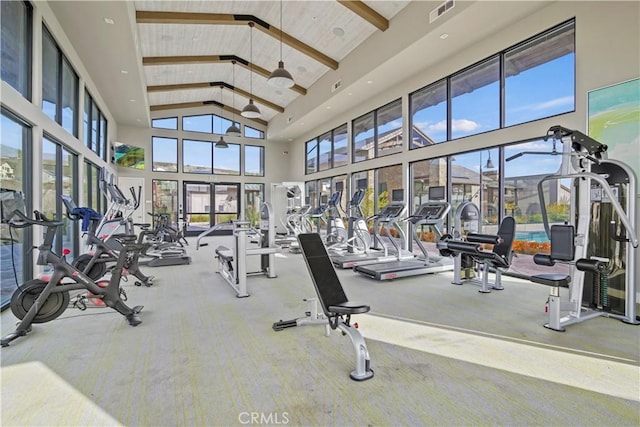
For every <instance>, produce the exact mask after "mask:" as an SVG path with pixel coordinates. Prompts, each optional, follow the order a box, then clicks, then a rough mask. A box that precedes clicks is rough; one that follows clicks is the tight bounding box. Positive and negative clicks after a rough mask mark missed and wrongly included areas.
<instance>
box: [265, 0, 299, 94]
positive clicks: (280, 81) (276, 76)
mask: <svg viewBox="0 0 640 427" xmlns="http://www.w3.org/2000/svg"><path fill="white" fill-rule="evenodd" d="M282 33H283V30H282V0H280V61H279V62H278V68H276V69H275V70H273V72H272V73H271V75H270V76H269V79H268V80H267V83H269V85H270V86H273V87H277V88H290V87H292V86H293V85H294V81H293V77H292V76H291V73H290V72H288V71H287V70H286V69H285V68H284V61H283V60H282Z"/></svg>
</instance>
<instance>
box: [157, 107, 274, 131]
mask: <svg viewBox="0 0 640 427" xmlns="http://www.w3.org/2000/svg"><path fill="white" fill-rule="evenodd" d="M204 105H215V106H217V107H218V108H220V107H222V109H223V110H224V111H228V112H230V113H233V114H235V115H238V116H239V115H240V111H238V110H236V109H235V108H231V107H230V106H228V105H224V104H221V103H219V102H218V101H194V102H181V103H178V104H158V105H151V106H150V107H149V110H150V111H163V110H174V109H181V108H195V107H202V106H204ZM248 120H253V121H254V122H256V123H260V124H261V125H264V126H267V125H268V124H269V123H268V122H267V121H266V120H262V119H248Z"/></svg>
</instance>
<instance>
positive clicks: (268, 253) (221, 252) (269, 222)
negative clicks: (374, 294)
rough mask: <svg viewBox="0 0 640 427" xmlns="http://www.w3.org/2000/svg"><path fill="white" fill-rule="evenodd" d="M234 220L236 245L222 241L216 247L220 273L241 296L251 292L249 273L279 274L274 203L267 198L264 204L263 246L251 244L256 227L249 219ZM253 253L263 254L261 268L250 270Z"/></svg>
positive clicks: (261, 243) (261, 213) (262, 214)
mask: <svg viewBox="0 0 640 427" xmlns="http://www.w3.org/2000/svg"><path fill="white" fill-rule="evenodd" d="M232 224H233V237H234V242H235V244H234V246H233V248H232V249H230V248H228V247H226V246H222V245H220V246H218V247H217V248H216V250H215V253H216V258H217V259H218V273H220V275H221V276H222V277H223V278H224V280H225V281H226V282H227V283H228V284H229V285H230V286H231V287H232V288H233V290H234V291H235V292H236V296H237V297H238V298H245V297H248V296H249V293H248V291H247V275H251V274H266V275H267V277H269V278H274V277H277V276H276V266H275V254H276V252H278V247H277V246H276V245H275V243H274V240H275V236H274V234H275V231H274V224H273V210H272V208H271V204H270V203H268V202H265V203H263V204H262V206H261V207H260V235H261V239H260V246H259V247H257V248H247V239H248V234H249V233H251V232H254V231H255V230H254V229H253V227H251V223H250V222H249V221H232ZM251 255H260V270H259V271H254V272H250V271H247V258H248V257H249V256H251Z"/></svg>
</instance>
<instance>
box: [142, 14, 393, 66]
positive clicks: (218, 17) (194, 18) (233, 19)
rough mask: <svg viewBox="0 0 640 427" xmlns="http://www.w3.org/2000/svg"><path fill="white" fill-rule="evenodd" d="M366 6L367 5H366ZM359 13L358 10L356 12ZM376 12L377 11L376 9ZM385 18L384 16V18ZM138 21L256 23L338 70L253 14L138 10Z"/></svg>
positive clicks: (264, 29) (269, 32)
mask: <svg viewBox="0 0 640 427" xmlns="http://www.w3.org/2000/svg"><path fill="white" fill-rule="evenodd" d="M365 6H366V5H365ZM356 13H357V12H356ZM374 13H375V11H374ZM383 19H384V18H383ZM136 22H137V23H138V24H208V25H247V24H248V23H249V22H253V23H254V24H255V28H256V29H258V30H260V31H262V32H263V33H265V34H268V35H270V36H271V37H273V38H275V39H276V40H277V41H280V37H281V34H282V42H283V43H285V44H287V45H289V46H291V47H292V48H294V49H296V50H298V51H300V52H302V53H304V54H305V55H307V56H309V57H310V58H313V59H315V60H316V61H318V62H320V63H321V64H324V65H326V66H327V67H329V68H331V69H333V70H337V69H338V61H336V60H335V59H333V58H331V57H329V56H327V55H325V54H324V53H322V52H320V51H318V50H316V49H314V48H313V47H311V46H309V45H308V44H306V43H303V42H301V41H300V40H298V39H296V38H295V37H293V36H291V35H289V34H287V33H285V32H284V31H282V30H281V29H279V28H276V27H274V26H273V25H270V24H268V23H267V22H265V21H263V20H261V19H259V18H257V17H255V16H253V15H232V14H224V13H193V12H151V11H144V10H138V11H136Z"/></svg>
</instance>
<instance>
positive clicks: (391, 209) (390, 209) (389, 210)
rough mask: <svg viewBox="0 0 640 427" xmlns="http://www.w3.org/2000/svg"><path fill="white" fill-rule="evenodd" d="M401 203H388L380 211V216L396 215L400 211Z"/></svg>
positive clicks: (401, 208)
mask: <svg viewBox="0 0 640 427" xmlns="http://www.w3.org/2000/svg"><path fill="white" fill-rule="evenodd" d="M403 209H404V206H403V205H389V206H387V207H385V208H384V209H383V210H382V212H380V216H381V217H394V218H395V217H397V216H398V215H400V214H401V213H402V210H403Z"/></svg>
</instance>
